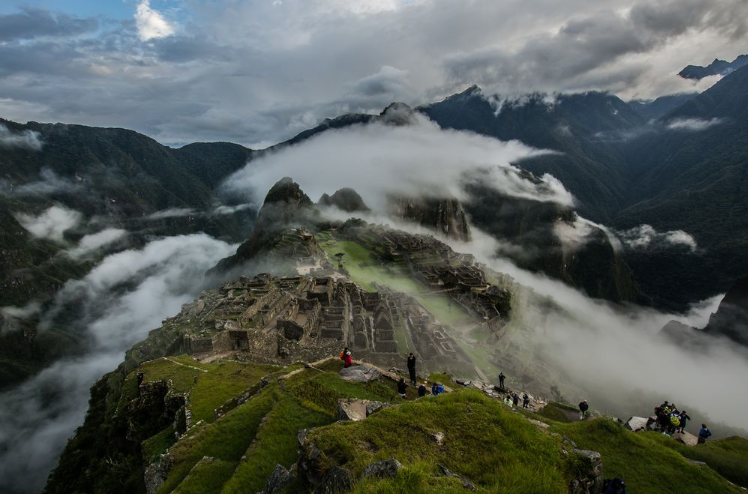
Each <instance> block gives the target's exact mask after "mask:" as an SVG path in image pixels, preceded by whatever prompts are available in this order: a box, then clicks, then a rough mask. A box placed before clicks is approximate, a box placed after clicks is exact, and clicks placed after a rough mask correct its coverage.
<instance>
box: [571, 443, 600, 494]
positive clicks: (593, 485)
mask: <svg viewBox="0 0 748 494" xmlns="http://www.w3.org/2000/svg"><path fill="white" fill-rule="evenodd" d="M574 454H576V455H577V456H578V457H579V458H580V460H582V464H583V465H584V469H582V470H581V471H580V472H579V475H578V476H577V478H576V479H574V480H572V481H571V483H570V485H569V492H570V493H571V494H600V493H602V491H603V459H602V456H600V453H598V452H597V451H589V450H586V449H575V450H574Z"/></svg>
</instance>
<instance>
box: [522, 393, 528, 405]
mask: <svg viewBox="0 0 748 494" xmlns="http://www.w3.org/2000/svg"><path fill="white" fill-rule="evenodd" d="M529 405H530V397H529V396H527V393H525V395H524V396H523V397H522V408H528V406H529Z"/></svg>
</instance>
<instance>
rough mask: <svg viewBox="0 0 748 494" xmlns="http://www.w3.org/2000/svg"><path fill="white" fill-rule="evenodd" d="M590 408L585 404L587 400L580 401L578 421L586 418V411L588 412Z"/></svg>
mask: <svg viewBox="0 0 748 494" xmlns="http://www.w3.org/2000/svg"><path fill="white" fill-rule="evenodd" d="M589 408H590V406H589V405H588V404H587V400H582V402H581V403H579V420H584V419H585V418H586V417H587V410H589Z"/></svg>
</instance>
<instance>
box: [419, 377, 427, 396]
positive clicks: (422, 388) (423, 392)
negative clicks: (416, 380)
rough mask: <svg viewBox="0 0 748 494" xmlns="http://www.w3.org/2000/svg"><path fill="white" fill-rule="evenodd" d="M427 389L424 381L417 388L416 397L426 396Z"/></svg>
mask: <svg viewBox="0 0 748 494" xmlns="http://www.w3.org/2000/svg"><path fill="white" fill-rule="evenodd" d="M427 391H428V389H426V382H425V381H424V382H423V383H422V384H421V385H420V386H418V397H419V398H421V397H423V396H426V392H427Z"/></svg>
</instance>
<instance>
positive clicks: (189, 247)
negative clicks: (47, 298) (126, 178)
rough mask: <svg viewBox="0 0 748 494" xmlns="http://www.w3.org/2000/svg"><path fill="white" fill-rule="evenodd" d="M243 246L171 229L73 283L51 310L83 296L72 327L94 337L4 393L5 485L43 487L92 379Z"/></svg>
mask: <svg viewBox="0 0 748 494" xmlns="http://www.w3.org/2000/svg"><path fill="white" fill-rule="evenodd" d="M235 249H236V246H235V245H229V244H226V243H224V242H220V241H218V240H215V239H212V238H211V237H209V236H207V235H203V234H200V235H187V236H179V237H170V238H166V239H162V240H157V241H154V242H151V243H149V244H148V245H146V246H145V247H144V248H143V249H141V250H129V251H125V252H120V253H117V254H113V255H111V256H108V257H107V258H105V259H104V260H103V261H102V262H101V263H99V264H98V265H97V266H96V268H94V269H93V270H92V271H91V272H90V273H89V274H88V275H86V276H85V277H84V278H83V279H81V280H71V281H68V282H67V283H66V284H65V286H64V287H63V288H62V290H60V292H58V294H57V295H56V297H55V303H54V307H53V309H52V310H51V311H47V312H45V313H44V315H43V316H44V318H46V320H47V324H51V320H52V319H53V318H54V317H55V315H56V314H57V313H58V312H60V311H63V309H64V307H66V306H67V304H75V305H76V307H77V308H78V309H79V311H80V312H79V313H80V317H79V318H78V319H77V320H76V321H74V322H72V323H70V322H68V323H67V324H66V330H67V331H73V330H78V331H80V332H81V333H82V334H83V335H84V336H86V337H88V338H89V339H90V343H89V345H88V347H87V349H86V353H85V354H84V355H82V356H77V357H71V358H69V359H65V360H61V361H58V362H56V363H55V364H53V365H52V366H50V367H48V368H47V369H45V370H43V371H42V372H40V373H39V374H37V375H36V376H34V377H33V378H31V379H29V380H28V381H26V382H24V383H23V384H21V385H20V386H19V387H17V388H15V389H13V390H11V391H6V392H3V393H0V479H2V480H0V485H3V486H8V485H10V486H11V487H13V488H14V489H16V490H13V492H39V491H41V490H42V488H43V487H44V483H45V482H46V479H47V474H48V473H49V471H50V470H51V469H52V468H53V467H54V466H55V464H56V463H57V457H58V455H59V454H60V452H61V451H62V449H63V447H64V446H65V443H66V442H67V440H68V438H69V437H70V436H71V435H72V433H73V431H74V430H75V428H76V427H78V426H80V425H81V423H82V422H83V418H84V416H85V413H86V409H87V408H88V399H89V396H90V395H89V393H90V391H89V390H90V387H91V385H92V384H93V383H94V382H95V381H96V380H98V379H100V378H101V376H102V375H103V374H104V373H105V372H109V371H112V370H114V369H115V368H116V366H117V365H118V364H119V363H120V362H122V359H123V356H124V352H125V350H127V349H128V348H130V347H131V346H132V345H133V344H134V343H136V342H138V341H140V340H142V339H143V338H145V337H146V336H147V334H148V332H149V331H150V330H152V329H153V328H157V327H159V326H160V325H161V321H162V320H163V319H164V318H166V317H168V316H172V315H175V314H176V313H178V312H179V310H180V308H181V305H182V304H184V303H186V302H189V301H191V300H193V299H194V298H195V297H197V295H198V294H199V293H200V291H201V290H202V289H204V277H203V275H204V273H205V271H206V270H207V269H209V268H210V267H212V266H214V265H215V263H216V262H218V260H220V259H222V258H223V257H226V256H228V255H230V254H232V253H233V252H234V250H235ZM4 310H7V309H4ZM77 313H78V312H77ZM73 326H74V328H73Z"/></svg>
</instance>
